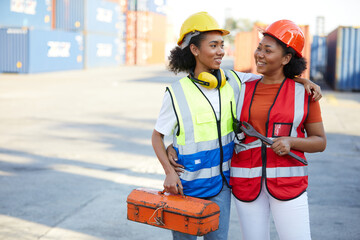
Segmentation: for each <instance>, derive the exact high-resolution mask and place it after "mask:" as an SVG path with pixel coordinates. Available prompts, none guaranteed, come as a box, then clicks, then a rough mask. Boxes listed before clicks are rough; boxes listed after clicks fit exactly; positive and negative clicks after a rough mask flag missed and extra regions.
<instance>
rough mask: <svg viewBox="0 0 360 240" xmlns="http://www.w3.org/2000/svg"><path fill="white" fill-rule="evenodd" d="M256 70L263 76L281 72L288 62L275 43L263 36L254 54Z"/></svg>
mask: <svg viewBox="0 0 360 240" xmlns="http://www.w3.org/2000/svg"><path fill="white" fill-rule="evenodd" d="M254 58H255V64H256V70H257V72H258V73H261V74H263V75H273V74H275V73H279V71H281V72H283V68H284V66H285V65H286V64H287V63H288V62H289V61H290V59H289V57H288V56H287V55H285V54H284V49H283V48H282V46H281V45H280V44H279V43H277V41H276V40H275V39H274V38H272V37H270V36H267V35H265V36H264V37H263V39H262V40H261V41H260V43H259V45H258V47H257V48H256V50H255V52H254Z"/></svg>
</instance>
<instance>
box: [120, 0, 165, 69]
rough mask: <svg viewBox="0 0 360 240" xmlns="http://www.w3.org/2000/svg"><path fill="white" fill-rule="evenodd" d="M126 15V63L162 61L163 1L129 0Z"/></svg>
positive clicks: (163, 56)
mask: <svg viewBox="0 0 360 240" xmlns="http://www.w3.org/2000/svg"><path fill="white" fill-rule="evenodd" d="M126 16H127V17H126V21H127V28H126V34H127V35H126V63H127V64H129V65H133V64H154V63H155V64H156V63H164V62H165V46H166V28H167V23H166V16H165V1H164V0H129V2H128V12H127V15H126Z"/></svg>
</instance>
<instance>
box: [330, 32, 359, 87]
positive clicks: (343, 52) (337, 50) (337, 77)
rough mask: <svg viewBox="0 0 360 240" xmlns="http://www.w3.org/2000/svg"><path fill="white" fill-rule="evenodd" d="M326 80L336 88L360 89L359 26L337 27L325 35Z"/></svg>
mask: <svg viewBox="0 0 360 240" xmlns="http://www.w3.org/2000/svg"><path fill="white" fill-rule="evenodd" d="M326 44H327V53H328V55H327V56H328V57H327V70H326V78H325V79H326V82H327V83H328V84H329V85H330V86H331V87H332V88H333V89H336V90H344V91H359V90H360V28H358V27H338V28H337V29H335V30H334V31H332V32H331V33H330V34H329V35H328V37H327V43H326Z"/></svg>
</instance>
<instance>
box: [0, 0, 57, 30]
mask: <svg viewBox="0 0 360 240" xmlns="http://www.w3.org/2000/svg"><path fill="white" fill-rule="evenodd" d="M51 14H52V1H51V0H26V1H24V0H1V1H0V27H29V28H36V29H50V28H51Z"/></svg>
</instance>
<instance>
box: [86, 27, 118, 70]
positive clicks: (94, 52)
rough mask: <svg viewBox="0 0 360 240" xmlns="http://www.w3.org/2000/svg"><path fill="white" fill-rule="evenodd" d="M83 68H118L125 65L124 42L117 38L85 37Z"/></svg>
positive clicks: (105, 36) (91, 35) (94, 35)
mask: <svg viewBox="0 0 360 240" xmlns="http://www.w3.org/2000/svg"><path fill="white" fill-rule="evenodd" d="M85 49H86V51H85V67H86V68H93V67H106V66H118V65H120V64H124V63H125V40H123V39H119V38H118V36H116V35H114V36H107V35H101V34H90V33H88V34H86V35H85Z"/></svg>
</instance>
